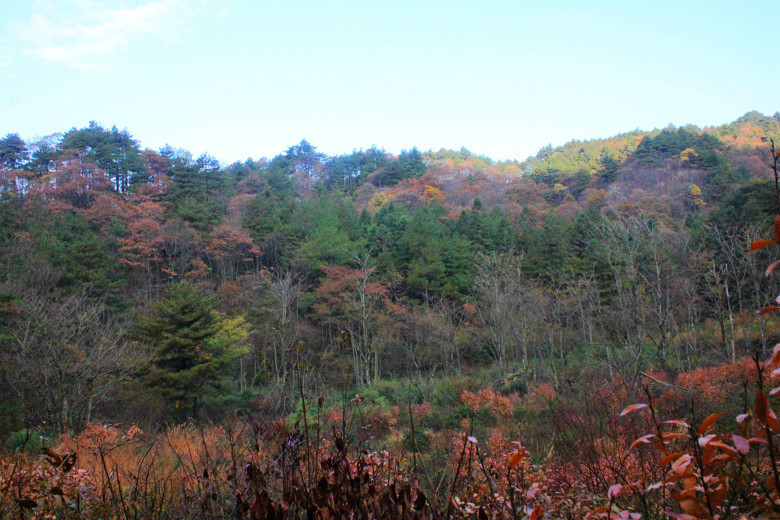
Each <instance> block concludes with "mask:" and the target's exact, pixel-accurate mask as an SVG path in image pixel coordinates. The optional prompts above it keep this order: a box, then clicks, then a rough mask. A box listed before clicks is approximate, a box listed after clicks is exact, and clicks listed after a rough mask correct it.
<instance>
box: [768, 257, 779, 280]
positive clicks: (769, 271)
mask: <svg viewBox="0 0 780 520" xmlns="http://www.w3.org/2000/svg"><path fill="white" fill-rule="evenodd" d="M778 265H780V260H777V261H775V262H772V263H771V264H769V267H767V268H766V272H765V273H764V274H765V275H766V276H769V275H770V274H772V271H774V270H775V268H777V266H778Z"/></svg>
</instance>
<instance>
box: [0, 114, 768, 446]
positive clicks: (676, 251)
mask: <svg viewBox="0 0 780 520" xmlns="http://www.w3.org/2000/svg"><path fill="white" fill-rule="evenodd" d="M772 140H774V142H780V113H776V114H775V115H774V116H771V117H770V116H764V115H762V114H760V113H758V112H749V113H748V114H745V116H743V117H741V118H739V119H738V120H736V121H734V122H732V123H729V124H725V125H722V126H718V127H706V128H699V127H696V126H685V127H680V128H676V127H667V128H664V129H661V130H653V131H647V132H646V131H639V130H635V131H632V132H627V133H624V134H620V135H617V136H614V137H612V138H608V139H595V140H589V141H571V142H568V143H566V144H564V145H562V146H559V147H552V146H547V147H545V148H543V149H541V150H540V151H539V152H538V153H537V154H536V155H535V156H533V157H529V158H528V159H526V160H524V161H522V162H520V161H503V162H501V161H493V160H491V159H490V158H488V157H485V156H482V155H478V154H476V153H473V152H471V151H469V150H467V149H466V148H461V149H460V150H444V149H442V150H438V151H433V150H429V151H420V150H418V149H417V148H412V149H411V150H404V151H402V152H401V153H400V154H398V155H397V156H396V155H393V154H390V153H388V152H386V151H385V150H383V149H381V148H378V147H372V148H369V149H366V150H362V149H361V150H355V151H353V152H351V153H349V154H344V155H338V156H332V157H329V156H326V155H325V154H322V153H320V152H318V151H317V148H316V146H314V145H313V144H311V143H309V142H308V141H306V140H305V139H304V140H302V141H301V142H300V143H298V144H293V145H291V146H290V147H289V148H287V149H286V150H284V151H282V152H280V153H279V154H278V155H276V156H275V157H272V158H257V159H252V158H250V159H247V160H245V161H243V162H236V163H233V164H230V165H227V166H223V165H221V164H219V162H218V161H216V160H215V159H214V158H212V157H210V156H208V155H202V156H200V157H197V158H193V157H192V156H191V155H190V154H189V153H188V152H186V151H184V150H175V149H173V148H171V147H169V146H166V147H164V148H162V149H160V150H157V151H155V150H149V149H142V148H141V147H140V145H139V142H138V140H137V139H136V138H135V137H133V136H132V135H131V134H130V133H129V132H128V131H127V130H119V129H118V128H117V127H116V126H114V127H112V128H106V127H104V126H102V125H100V124H98V123H95V122H92V123H90V124H89V126H87V127H85V128H80V129H77V128H73V129H71V130H69V131H67V132H64V133H63V134H61V135H60V136H58V137H57V138H53V139H47V140H42V141H41V142H38V143H26V142H25V141H24V140H23V139H21V138H20V136H19V135H18V134H16V133H8V134H7V135H5V137H3V138H2V139H0V410H2V412H1V413H0V417H2V419H0V433H2V436H3V438H7V437H8V435H9V434H11V433H12V432H18V431H20V430H23V429H24V428H30V427H33V426H40V425H43V424H46V425H47V426H46V428H50V429H51V431H53V432H58V433H59V432H74V433H77V432H80V431H82V430H83V429H84V428H85V427H87V425H88V424H91V423H93V422H95V421H116V422H123V421H124V422H139V423H156V424H159V423H161V422H163V421H167V420H174V421H183V420H186V419H187V418H195V419H202V420H205V419H211V420H221V419H222V418H224V417H225V416H227V415H229V414H230V413H233V412H235V411H236V410H238V411H241V412H242V413H247V414H261V415H262V416H263V417H282V416H290V414H293V415H295V414H298V417H300V414H301V413H303V415H304V416H305V414H306V413H307V412H306V411H305V409H304V411H303V412H302V411H301V406H302V400H301V397H302V396H304V395H310V396H311V395H314V394H318V393H319V394H322V395H334V396H336V395H338V394H339V392H347V391H349V392H351V393H352V394H354V393H355V392H362V393H364V394H365V393H371V392H374V393H375V394H376V401H377V402H382V400H384V402H385V404H387V403H388V402H389V403H390V404H392V401H393V399H392V398H391V395H392V394H393V392H395V391H396V390H397V388H404V385H405V384H408V385H409V386H408V389H411V388H412V387H411V385H412V383H413V384H414V385H415V388H418V390H419V388H420V386H419V385H422V383H421V382H422V381H427V383H426V384H428V388H433V387H434V386H435V385H434V384H433V383H432V381H450V382H451V383H449V384H453V385H454V384H455V383H452V381H463V380H469V379H468V378H472V379H470V381H479V383H474V384H475V385H483V387H484V386H490V387H491V388H493V389H495V390H496V391H497V392H504V393H505V394H506V395H515V396H518V395H519V396H520V397H525V396H528V399H532V400H533V399H535V400H536V401H533V402H537V403H538V402H540V399H541V400H542V401H544V398H545V397H544V396H547V397H548V398H549V399H552V398H553V397H552V396H569V397H572V396H577V395H582V394H581V392H583V391H584V390H583V389H585V388H591V389H592V388H593V387H594V386H598V385H599V384H600V383H597V382H598V381H601V382H603V384H604V385H606V386H609V385H617V387H619V388H620V389H621V390H620V392H621V395H624V396H625V397H626V398H627V399H633V398H636V397H637V396H639V395H640V392H641V388H642V386H643V385H644V384H645V383H646V382H647V378H648V377H651V375H652V374H666V376H665V377H671V378H674V377H677V376H680V375H681V374H688V373H692V371H695V370H698V369H702V367H709V366H713V365H718V364H723V363H732V364H735V363H736V364H738V363H739V362H740V359H742V358H743V356H746V355H751V354H753V353H754V352H756V351H759V352H761V353H763V354H765V355H768V353H769V351H770V350H771V346H772V345H773V344H774V342H776V341H778V340H779V339H780V333H778V329H777V322H776V320H775V319H774V318H773V317H772V316H771V315H768V314H757V313H756V312H755V311H756V310H757V309H761V308H763V307H767V306H768V305H770V304H771V303H772V302H773V299H774V296H775V295H776V291H774V289H773V280H772V278H771V277H766V276H764V275H763V271H764V269H765V268H766V265H768V264H769V263H770V260H771V254H770V253H767V252H765V251H763V250H761V251H758V252H757V253H755V254H753V255H746V254H745V250H746V249H747V247H748V245H749V243H750V242H751V241H754V240H757V239H759V238H763V237H766V236H768V235H769V234H770V232H769V231H768V226H769V224H770V223H771V221H772V218H773V216H774V215H775V214H776V213H777V206H776V199H775V192H774V190H775V185H774V181H773V179H772V177H771V174H772V170H771V168H769V167H768V164H771V161H772V157H771V156H770V154H769V152H768V150H769V149H770V142H771V141H772ZM773 291H774V292H773ZM648 374H651V375H648ZM652 377H655V376H652ZM658 377H659V378H660V377H661V376H658ZM464 378H465V379H464ZM656 379H658V378H656ZM404 382H406V383H404ZM616 382H617V383H616ZM394 384H395V385H397V388H396V387H394V386H393V385H394ZM470 384H471V383H470ZM382 385H385V386H382ZM432 385H433V386H432ZM382 389H384V390H382ZM469 389H470V390H469V391H474V392H476V391H477V390H479V388H476V387H474V386H472V387H469ZM540 389H542V390H540ZM383 391H384V392H385V394H382V393H381V392H383ZM492 391H493V390H491V392H492ZM377 392H378V393H377ZM430 392H433V390H430ZM540 392H541V393H540ZM407 393H411V390H408V392H407ZM418 393H419V395H418V398H419V400H421V401H426V402H427V401H428V399H425V398H424V396H423V394H424V392H423V391H422V390H419V392H418ZM431 395H433V394H431ZM463 395H465V394H461V397H460V399H461V401H462V400H463V399H465V398H463ZM469 395H472V396H476V395H477V394H469ZM479 395H482V394H479ZM490 395H491V396H493V395H494V394H490ZM496 395H498V394H496ZM396 397H397V396H396ZM561 398H563V397H561ZM572 398H573V397H572ZM328 399H330V398H328ZM409 399H411V398H409ZM415 399H417V398H415ZM473 399H477V397H473ZM480 399H482V398H480ZM490 399H493V397H490ZM327 402H330V401H327ZM361 402H362V401H361ZM474 402H476V401H474ZM480 402H481V401H480ZM331 404H332V403H331ZM418 404H420V403H417V402H416V404H415V405H418ZM472 404H473V403H472ZM467 405H468V403H467V402H466V401H462V406H460V407H454V408H452V409H451V410H448V411H447V412H446V414H450V415H447V417H444V416H445V415H446V414H445V413H444V412H442V415H441V417H440V418H439V420H440V423H439V424H429V425H428V426H426V428H427V430H426V431H427V432H428V433H426V434H425V435H427V436H428V437H430V438H433V437H431V436H435V434H436V432H438V431H439V430H444V429H446V428H449V427H452V426H453V425H457V424H460V422H461V421H464V420H466V419H468V417H470V416H471V417H472V419H471V420H472V423H471V424H472V426H471V427H472V428H473V427H474V424H475V423H474V418H473V413H472V412H473V410H472V412H470V411H469V410H470V409H469V406H467ZM303 406H305V404H303ZM320 406H322V402H321V403H320ZM410 406H411V405H410ZM507 406H509V405H508V404H507ZM534 406H535V405H534ZM539 406H540V407H539V408H538V409H533V408H529V409H528V410H532V409H533V410H535V411H533V412H532V411H527V413H529V414H530V413H537V412H538V413H541V412H540V410H541V405H539ZM478 408H479V406H478V405H474V410H477V409H478ZM410 410H411V409H410ZM411 413H412V412H411V411H410V412H409V414H410V417H411ZM537 419H538V417H537ZM485 420H486V421H488V420H487V419H485ZM535 420H536V419H535ZM488 422H489V421H488ZM412 426H413V424H412ZM563 433H566V432H563ZM563 433H562V434H563ZM569 433H570V432H569ZM430 438H428V440H426V441H425V442H428V441H430ZM415 442H418V441H415ZM419 442H423V440H420V441H419ZM539 442H541V441H539ZM537 448H539V446H537ZM414 449H415V450H417V447H415V448H414Z"/></svg>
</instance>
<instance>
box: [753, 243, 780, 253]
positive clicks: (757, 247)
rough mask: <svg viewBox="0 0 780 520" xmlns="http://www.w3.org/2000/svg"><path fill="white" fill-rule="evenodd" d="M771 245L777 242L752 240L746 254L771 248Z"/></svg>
mask: <svg viewBox="0 0 780 520" xmlns="http://www.w3.org/2000/svg"><path fill="white" fill-rule="evenodd" d="M772 244H777V242H775V241H774V240H754V241H752V242H751V243H750V249H748V250H747V252H748V253H752V252H753V251H758V250H759V249H762V248H764V247H766V246H771V245H772Z"/></svg>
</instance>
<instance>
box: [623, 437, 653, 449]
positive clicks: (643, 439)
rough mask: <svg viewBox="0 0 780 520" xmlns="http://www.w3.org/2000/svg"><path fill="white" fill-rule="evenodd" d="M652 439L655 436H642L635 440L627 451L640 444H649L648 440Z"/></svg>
mask: <svg viewBox="0 0 780 520" xmlns="http://www.w3.org/2000/svg"><path fill="white" fill-rule="evenodd" d="M653 437H655V435H653V434H652V433H648V434H647V435H643V436H641V437H639V438H638V439H637V440H635V441H634V442H632V443H631V447H629V448H628V451H631V450H633V449H634V448H636V447H637V446H639V445H640V444H650V439H652V438H653Z"/></svg>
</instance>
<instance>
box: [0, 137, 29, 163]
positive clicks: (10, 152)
mask: <svg viewBox="0 0 780 520" xmlns="http://www.w3.org/2000/svg"><path fill="white" fill-rule="evenodd" d="M29 158H30V153H29V152H28V151H27V145H26V144H25V142H24V141H23V140H22V138H21V137H19V134H6V136H5V137H3V138H2V139H0V164H2V165H4V166H6V167H7V168H19V167H20V166H22V165H23V164H24V163H25V162H27V160H28V159H29Z"/></svg>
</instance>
